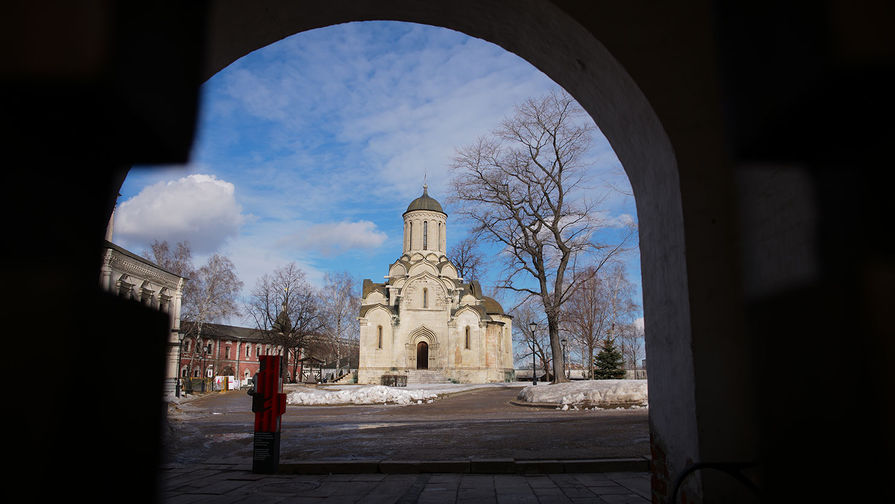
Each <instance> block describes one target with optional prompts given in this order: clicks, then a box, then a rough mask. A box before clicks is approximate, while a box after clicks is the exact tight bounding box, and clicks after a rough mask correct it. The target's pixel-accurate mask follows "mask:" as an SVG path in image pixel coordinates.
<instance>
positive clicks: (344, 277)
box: [320, 272, 360, 368]
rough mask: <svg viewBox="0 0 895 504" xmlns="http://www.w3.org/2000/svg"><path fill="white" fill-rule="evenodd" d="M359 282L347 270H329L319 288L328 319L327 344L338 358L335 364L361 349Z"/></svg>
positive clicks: (324, 314)
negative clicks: (357, 288) (334, 271)
mask: <svg viewBox="0 0 895 504" xmlns="http://www.w3.org/2000/svg"><path fill="white" fill-rule="evenodd" d="M356 286H357V282H356V281H355V279H354V278H353V277H352V276H351V274H350V273H348V272H342V273H327V274H326V275H325V276H324V278H323V288H322V289H321V291H320V301H321V303H322V309H323V317H324V319H325V321H326V329H325V336H326V345H327V346H328V347H329V349H330V352H332V354H333V356H334V357H335V358H336V367H337V368H338V367H341V365H342V359H343V358H346V357H347V358H348V359H349V361H350V357H351V355H350V353H351V352H355V351H357V350H358V345H357V343H358V340H359V338H360V325H359V323H358V320H357V313H358V310H359V309H360V296H359V295H358V293H357V291H356Z"/></svg>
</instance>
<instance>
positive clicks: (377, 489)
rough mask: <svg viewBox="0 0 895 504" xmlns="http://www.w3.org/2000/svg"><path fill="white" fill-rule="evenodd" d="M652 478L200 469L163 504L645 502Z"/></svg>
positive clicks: (179, 473)
mask: <svg viewBox="0 0 895 504" xmlns="http://www.w3.org/2000/svg"><path fill="white" fill-rule="evenodd" d="M649 491H650V490H649V475H648V473H643V472H641V473H629V472H625V473H599V474H590V473H581V474H549V475H547V474H544V475H524V476H523V475H510V474H498V475H490V474H331V475H298V476H295V475H258V474H252V473H251V472H250V471H249V468H248V467H247V466H246V467H242V468H239V467H228V466H226V465H204V464H201V465H194V466H189V467H178V468H168V469H165V470H164V471H163V472H162V489H161V497H162V501H163V502H167V503H174V504H188V503H189V504H192V503H196V504H198V503H205V502H228V503H230V502H232V503H236V502H239V503H255V502H257V503H265V504H272V503H278V502H290V503H324V504H343V503H345V504H347V503H362V504H386V503H388V504H392V503H396V504H403V503H411V502H417V503H420V504H447V503H470V504H473V503H474V504H487V503H499V504H504V503H512V504H528V503H531V504H536V503H537V504H546V503H579V502H580V503H589V504H602V503H637V504H647V503H649V502H650V499H649Z"/></svg>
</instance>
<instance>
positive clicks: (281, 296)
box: [246, 263, 325, 381]
mask: <svg viewBox="0 0 895 504" xmlns="http://www.w3.org/2000/svg"><path fill="white" fill-rule="evenodd" d="M246 311H247V312H248V314H249V316H251V317H252V319H253V321H254V323H255V328H256V330H257V331H258V333H259V334H260V335H261V338H262V339H263V340H264V341H266V342H268V343H270V344H272V345H274V346H275V347H276V348H278V349H279V351H280V352H281V355H282V356H283V358H284V359H283V360H284V362H285V363H287V364H288V363H289V362H290V360H291V362H292V369H291V378H292V381H295V379H296V373H297V370H298V359H299V358H300V355H301V349H302V348H306V347H307V346H308V344H309V343H310V342H311V341H312V340H316V339H318V338H319V337H320V335H321V334H322V333H323V331H324V329H325V319H324V317H323V314H322V310H321V308H320V301H319V299H318V297H317V292H316V291H315V289H314V288H313V287H312V286H311V284H309V283H308V281H307V279H306V275H305V272H304V271H302V270H301V268H299V267H298V266H296V265H295V263H289V264H287V265H286V266H283V267H282V268H279V269H277V270H274V271H273V273H270V274H265V275H264V276H262V277H261V278H259V279H258V282H257V283H256V284H255V287H254V288H253V289H252V293H251V295H250V297H249V301H248V303H247V304H246ZM290 357H291V359H290ZM285 371H286V370H285V369H284V373H285Z"/></svg>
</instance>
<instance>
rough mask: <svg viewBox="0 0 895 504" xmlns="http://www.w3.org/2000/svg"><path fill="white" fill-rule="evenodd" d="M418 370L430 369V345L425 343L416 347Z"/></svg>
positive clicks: (422, 342) (420, 343) (421, 342)
mask: <svg viewBox="0 0 895 504" xmlns="http://www.w3.org/2000/svg"><path fill="white" fill-rule="evenodd" d="M416 368H417V369H429V345H428V344H427V343H426V342H425V341H420V342H419V343H417V345H416Z"/></svg>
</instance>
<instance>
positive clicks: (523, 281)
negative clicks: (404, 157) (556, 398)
mask: <svg viewBox="0 0 895 504" xmlns="http://www.w3.org/2000/svg"><path fill="white" fill-rule="evenodd" d="M585 117H586V116H585V114H584V112H583V111H582V110H581V108H580V107H579V106H578V105H577V104H576V103H575V101H574V100H573V99H572V97H571V96H569V95H567V94H565V93H553V94H550V95H547V96H545V97H543V98H540V99H530V100H528V101H526V102H525V103H523V104H522V105H521V106H519V107H517V108H516V111H515V114H514V115H512V116H511V117H509V118H507V119H505V120H504V121H503V123H502V124H501V126H500V127H499V128H497V129H496V130H495V131H494V132H493V133H492V135H491V136H489V137H483V138H481V139H479V140H478V141H477V142H476V143H474V144H473V145H471V146H468V147H465V148H462V149H460V150H459V151H458V155H457V157H456V158H455V160H454V163H453V165H452V169H453V172H454V177H453V181H452V184H453V189H454V194H455V196H454V198H453V199H454V201H455V202H457V203H459V204H458V205H457V208H458V211H459V213H460V215H461V217H463V218H465V219H466V220H468V221H470V222H472V223H473V230H472V232H473V233H474V234H478V235H480V236H483V237H486V238H488V239H490V240H492V241H494V242H497V243H499V244H500V245H501V246H502V247H503V254H502V257H503V259H505V264H506V266H507V270H506V272H505V278H504V280H503V282H502V283H501V287H502V288H504V289H509V290H512V291H516V292H520V293H524V294H526V295H530V296H534V297H536V298H538V299H539V300H540V301H541V304H542V305H543V308H544V313H545V315H546V318H547V329H548V331H549V335H550V346H551V350H552V354H553V356H554V358H553V369H554V373H553V375H554V380H555V381H567V378H566V377H565V375H564V373H563V372H562V370H563V366H564V362H563V355H562V348H561V344H560V334H559V333H560V312H561V307H562V305H563V303H565V302H566V301H567V300H568V299H569V296H570V295H571V294H572V292H573V291H574V289H575V287H576V284H575V283H574V282H567V281H566V273H567V271H568V270H569V269H570V268H574V265H575V261H576V259H577V257H578V255H579V254H581V253H583V252H588V253H589V254H592V258H593V259H592V263H593V264H595V265H596V266H595V267H596V268H597V269H599V268H600V267H602V265H603V264H604V263H605V262H606V261H608V260H609V259H610V258H612V257H613V256H614V255H616V254H617V253H619V252H620V251H621V250H622V245H623V244H624V243H625V240H621V241H620V242H619V243H616V244H611V245H607V244H602V243H598V242H596V241H595V232H596V231H597V230H599V229H600V228H601V227H603V224H602V223H601V222H600V220H599V216H600V215H601V214H600V212H598V205H599V203H600V201H599V200H597V201H592V200H588V199H587V198H586V197H585V195H584V194H579V193H580V192H582V191H580V189H583V187H582V185H583V182H584V175H585V173H584V171H585V168H586V162H585V153H586V152H587V150H588V148H589V147H590V141H591V132H592V129H593V124H592V123H591V122H590V121H586V120H584V119H585ZM629 236H630V233H629ZM532 281H534V285H531V283H532Z"/></svg>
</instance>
